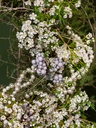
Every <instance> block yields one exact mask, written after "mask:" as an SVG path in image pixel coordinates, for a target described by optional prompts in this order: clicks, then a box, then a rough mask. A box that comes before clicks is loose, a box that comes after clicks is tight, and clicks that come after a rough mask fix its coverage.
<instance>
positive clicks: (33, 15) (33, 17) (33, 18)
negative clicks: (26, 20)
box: [29, 13, 37, 20]
mask: <svg viewBox="0 0 96 128" xmlns="http://www.w3.org/2000/svg"><path fill="white" fill-rule="evenodd" d="M29 17H30V20H35V19H36V17H37V15H36V14H35V13H32V14H30V15H29Z"/></svg>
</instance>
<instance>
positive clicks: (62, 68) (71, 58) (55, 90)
mask: <svg viewBox="0 0 96 128" xmlns="http://www.w3.org/2000/svg"><path fill="white" fill-rule="evenodd" d="M24 4H25V6H26V7H27V6H28V8H29V7H30V8H31V6H32V9H30V10H31V13H30V14H29V16H28V17H27V18H28V19H26V21H23V22H22V26H21V30H20V31H19V32H17V34H16V36H17V38H18V41H19V43H18V47H19V48H21V49H25V50H27V51H28V52H29V54H30V58H31V62H30V64H31V67H30V68H27V69H26V70H24V71H22V73H21V75H20V77H19V78H18V79H17V81H16V82H15V83H14V84H13V83H12V84H10V85H9V86H7V87H5V88H4V89H3V90H2V93H1V94H0V121H1V122H3V123H2V127H6V128H24V127H26V128H74V127H76V128H80V127H81V124H82V123H83V121H82V119H81V117H82V111H85V110H87V109H88V108H89V107H90V101H89V98H88V96H87V94H86V93H85V92H83V91H81V90H80V89H79V90H78V91H77V93H76V82H77V80H80V79H81V78H82V76H83V75H84V74H85V73H86V72H87V71H88V69H89V67H90V65H91V63H92V61H93V58H94V55H93V50H92V48H91V47H90V43H93V42H94V38H93V37H92V34H91V33H89V34H87V35H85V37H82V38H81V37H80V36H79V35H78V34H77V33H75V32H74V31H73V29H72V28H71V27H70V26H69V25H68V24H67V22H65V21H67V19H69V18H72V16H73V14H72V8H71V6H74V7H75V8H76V9H78V8H79V7H80V5H81V2H80V0H76V1H75V2H74V1H72V2H68V1H65V0H34V1H32V2H31V1H30V0H28V1H26V2H24ZM62 25H63V29H62V28H61V26H62ZM64 25H65V26H64ZM63 30H64V31H63ZM62 31H63V32H62ZM84 125H85V123H84ZM88 127H89V128H91V125H90V124H89V125H88Z"/></svg>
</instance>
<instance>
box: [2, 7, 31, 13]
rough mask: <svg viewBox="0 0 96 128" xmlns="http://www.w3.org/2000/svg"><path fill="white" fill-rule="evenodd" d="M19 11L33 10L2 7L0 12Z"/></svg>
mask: <svg viewBox="0 0 96 128" xmlns="http://www.w3.org/2000/svg"><path fill="white" fill-rule="evenodd" d="M18 10H23V11H27V10H32V9H30V8H25V7H17V8H12V7H6V6H1V7H0V12H6V11H18Z"/></svg>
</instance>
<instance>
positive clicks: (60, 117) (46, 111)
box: [0, 68, 90, 128]
mask: <svg viewBox="0 0 96 128" xmlns="http://www.w3.org/2000/svg"><path fill="white" fill-rule="evenodd" d="M32 71H33V70H32V69H30V68H28V69H26V70H25V71H23V72H22V74H21V75H20V77H19V78H18V79H17V82H16V83H14V84H10V85H9V86H7V87H6V88H4V89H3V90H2V94H1V98H0V112H1V113H3V114H2V116H1V117H0V120H1V121H2V122H3V126H4V127H7V128H23V127H27V128H28V127H30V128H31V127H34V128H35V127H36V128H44V127H46V128H49V127H56V128H60V127H66V128H69V126H70V127H72V126H73V127H74V125H76V126H77V127H80V122H81V119H80V117H81V113H80V111H81V110H87V109H88V107H89V106H90V105H89V106H88V105H87V104H88V103H90V102H89V99H88V96H87V94H86V93H85V92H82V91H80V93H79V94H77V95H75V96H74V97H73V98H70V99H69V97H68V94H67V90H66V93H65V97H64V100H63V101H62V103H60V105H59V104H58V103H59V102H60V101H59V98H60V97H57V96H59V93H58V94H57V96H55V95H53V94H48V93H47V92H43V91H38V90H35V89H34V90H33V91H32V88H33V87H30V85H31V86H32V82H33V81H34V79H35V76H34V75H33V74H34V71H33V72H32ZM28 73H29V74H30V80H29V81H26V82H25V78H26V77H27V74H28ZM26 87H27V88H29V87H30V89H29V91H27V92H26V93H25V94H24V93H23V92H22V91H21V90H22V89H23V90H24V89H26ZM10 91H11V92H13V93H11V94H10V95H9V92H10ZM57 91H58V92H59V91H60V89H59V90H58V89H57ZM20 92H21V93H22V94H21V97H18V95H17V94H18V93H20ZM68 93H69V91H68ZM23 97H25V98H23ZM18 98H19V99H18ZM22 98H23V99H22ZM17 99H18V100H17ZM21 99H22V102H19V100H21ZM68 99H69V100H68ZM65 119H66V120H65ZM60 122H62V123H61V124H60Z"/></svg>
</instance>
